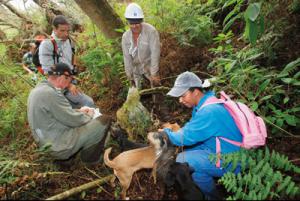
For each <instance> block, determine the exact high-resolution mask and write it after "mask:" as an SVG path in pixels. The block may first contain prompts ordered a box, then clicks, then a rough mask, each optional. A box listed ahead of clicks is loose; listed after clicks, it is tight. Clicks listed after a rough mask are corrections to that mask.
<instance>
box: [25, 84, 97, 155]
mask: <svg viewBox="0 0 300 201" xmlns="http://www.w3.org/2000/svg"><path fill="white" fill-rule="evenodd" d="M27 107H28V108H27V115H28V121H29V126H30V128H31V130H32V134H33V137H34V139H35V140H36V142H37V143H38V145H39V146H43V145H45V144H51V150H52V151H54V152H60V151H65V150H68V149H72V148H73V147H74V146H75V144H76V142H77V140H78V138H79V135H80V133H79V130H78V129H77V128H78V127H80V126H82V125H85V124H87V123H88V122H90V121H91V117H90V116H88V115H86V114H83V113H82V112H78V111H76V110H74V109H72V107H71V105H70V103H69V102H68V100H67V99H66V98H65V96H64V95H63V94H62V92H61V90H60V89H56V88H55V87H54V86H52V85H51V84H50V83H49V82H48V81H43V82H41V83H40V84H38V85H37V86H36V87H35V88H34V89H33V90H32V91H31V92H30V94H29V97H28V103H27Z"/></svg>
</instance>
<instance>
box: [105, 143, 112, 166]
mask: <svg viewBox="0 0 300 201" xmlns="http://www.w3.org/2000/svg"><path fill="white" fill-rule="evenodd" d="M111 149H112V147H109V148H107V149H106V150H105V152H104V163H105V165H107V166H108V167H111V168H113V166H114V163H113V161H111V160H110V159H109V154H110V152H111Z"/></svg>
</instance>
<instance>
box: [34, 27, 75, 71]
mask: <svg viewBox="0 0 300 201" xmlns="http://www.w3.org/2000/svg"><path fill="white" fill-rule="evenodd" d="M52 37H53V38H54V39H55V42H56V44H57V47H58V51H57V54H58V55H59V60H58V62H63V63H66V64H68V65H69V66H70V68H71V70H72V69H73V68H74V67H73V65H72V54H73V52H72V44H71V42H70V40H66V41H62V40H61V39H59V38H57V37H56V36H55V34H54V33H52ZM53 51H54V47H53V43H52V42H51V40H50V39H47V40H43V42H42V43H41V45H40V47H39V59H40V63H41V65H42V68H43V70H44V72H48V71H49V70H50V68H51V67H52V66H53V65H54V59H53ZM55 63H56V61H55Z"/></svg>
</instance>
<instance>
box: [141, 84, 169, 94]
mask: <svg viewBox="0 0 300 201" xmlns="http://www.w3.org/2000/svg"><path fill="white" fill-rule="evenodd" d="M169 90H170V88H169V87H164V86H160V87H154V88H150V89H143V90H141V91H140V92H139V93H140V95H141V96H142V95H146V94H154V93H161V92H163V91H169Z"/></svg>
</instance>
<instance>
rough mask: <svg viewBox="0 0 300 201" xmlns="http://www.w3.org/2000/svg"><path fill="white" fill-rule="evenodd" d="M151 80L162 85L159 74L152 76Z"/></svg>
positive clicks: (154, 83)
mask: <svg viewBox="0 0 300 201" xmlns="http://www.w3.org/2000/svg"><path fill="white" fill-rule="evenodd" d="M150 80H151V81H152V83H153V85H154V86H159V85H160V76H159V75H156V76H151V77H150Z"/></svg>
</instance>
